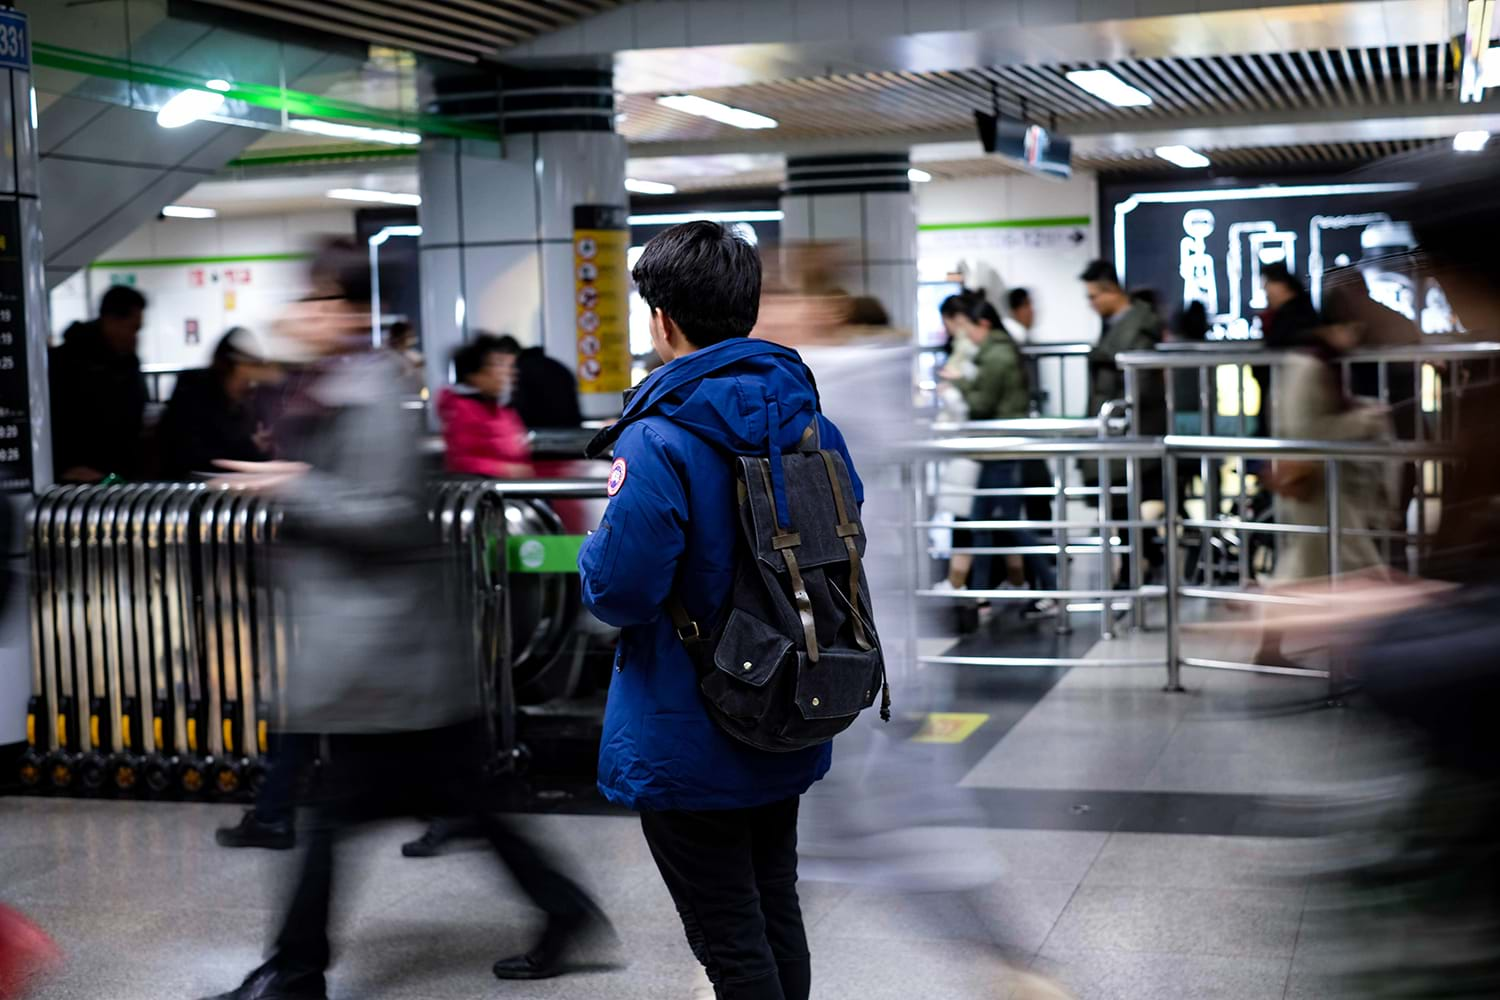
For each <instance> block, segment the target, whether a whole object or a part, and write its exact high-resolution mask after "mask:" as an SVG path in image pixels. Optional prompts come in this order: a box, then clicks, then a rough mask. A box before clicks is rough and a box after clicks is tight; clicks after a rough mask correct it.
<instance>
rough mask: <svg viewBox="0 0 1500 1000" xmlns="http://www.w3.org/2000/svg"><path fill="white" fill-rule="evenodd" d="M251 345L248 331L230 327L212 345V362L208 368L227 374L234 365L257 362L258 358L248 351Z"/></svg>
mask: <svg viewBox="0 0 1500 1000" xmlns="http://www.w3.org/2000/svg"><path fill="white" fill-rule="evenodd" d="M253 344H254V337H253V335H252V334H251V333H250V331H249V330H247V329H245V328H244V327H243V326H232V327H230V328H229V329H228V330H226V331H225V332H224V336H222V337H220V338H219V342H218V343H217V344H215V345H214V355H213V360H212V361H210V362H209V367H210V368H212V369H213V370H214V371H216V372H219V373H220V374H227V373H228V372H230V371H232V370H233V369H234V367H235V365H243V364H252V363H254V362H256V361H259V360H260V358H259V356H258V355H257V354H255V353H254V352H253V351H251V350H249V349H248V348H249V347H250V346H252V345H253Z"/></svg>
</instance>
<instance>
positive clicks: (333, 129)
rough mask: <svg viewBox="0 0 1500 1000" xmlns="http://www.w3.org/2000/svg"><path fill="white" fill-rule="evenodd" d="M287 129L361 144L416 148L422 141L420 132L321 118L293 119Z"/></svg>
mask: <svg viewBox="0 0 1500 1000" xmlns="http://www.w3.org/2000/svg"><path fill="white" fill-rule="evenodd" d="M286 127H287V128H289V129H294V130H295V131H298V132H311V133H312V134H313V135H326V136H331V137H332V138H335V139H354V140H357V141H359V142H383V143H387V144H389V145H392V146H415V145H416V144H417V143H419V142H421V141H422V136H421V134H420V133H418V132H400V131H397V130H396V129H393V128H369V127H367V126H365V125H345V124H344V123H342V122H329V121H324V120H323V119H321V118H293V119H292V120H291V121H289V122H287V123H286Z"/></svg>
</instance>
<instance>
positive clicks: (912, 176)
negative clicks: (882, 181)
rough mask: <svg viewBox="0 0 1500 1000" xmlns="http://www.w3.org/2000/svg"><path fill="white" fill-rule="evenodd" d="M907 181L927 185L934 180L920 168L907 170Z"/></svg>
mask: <svg viewBox="0 0 1500 1000" xmlns="http://www.w3.org/2000/svg"><path fill="white" fill-rule="evenodd" d="M906 179H907V180H909V181H911V182H912V183H913V184H926V183H927V182H928V181H930V180H932V175H931V174H929V173H928V172H927V171H925V170H922V169H920V168H918V167H908V168H907V170H906Z"/></svg>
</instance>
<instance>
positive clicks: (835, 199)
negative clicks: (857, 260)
mask: <svg viewBox="0 0 1500 1000" xmlns="http://www.w3.org/2000/svg"><path fill="white" fill-rule="evenodd" d="M810 197H811V201H812V227H811V228H812V232H811V236H812V238H813V239H815V240H852V241H854V242H855V243H856V244H857V246H855V247H851V250H853V251H854V254H855V255H856V256H857V255H859V253H860V251H859V246H862V245H863V242H864V221H863V219H862V217H861V216H862V210H863V206H862V205H861V204H860V201H859V195H857V194H820V195H814V196H810Z"/></svg>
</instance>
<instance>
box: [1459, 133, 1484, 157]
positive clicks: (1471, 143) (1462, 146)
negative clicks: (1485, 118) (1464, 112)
mask: <svg viewBox="0 0 1500 1000" xmlns="http://www.w3.org/2000/svg"><path fill="white" fill-rule="evenodd" d="M1489 141H1490V134H1489V133H1488V132H1486V131H1484V130H1483V129H1470V130H1469V131H1467V132H1460V133H1458V135H1455V136H1454V137H1453V150H1454V152H1456V153H1477V152H1479V151H1480V150H1482V149H1484V147H1485V144H1486V143H1488V142H1489Z"/></svg>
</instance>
